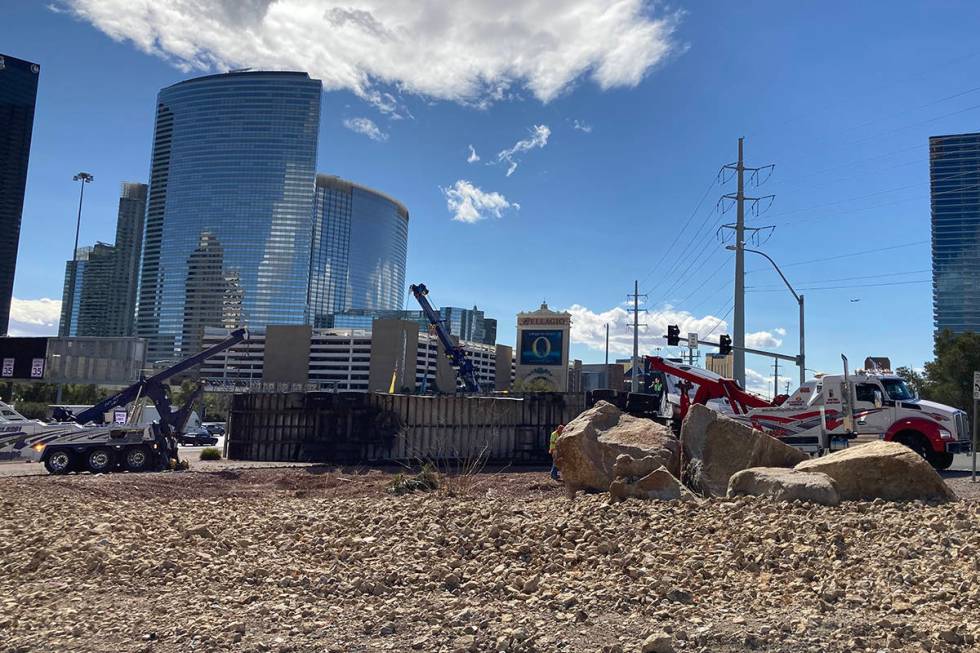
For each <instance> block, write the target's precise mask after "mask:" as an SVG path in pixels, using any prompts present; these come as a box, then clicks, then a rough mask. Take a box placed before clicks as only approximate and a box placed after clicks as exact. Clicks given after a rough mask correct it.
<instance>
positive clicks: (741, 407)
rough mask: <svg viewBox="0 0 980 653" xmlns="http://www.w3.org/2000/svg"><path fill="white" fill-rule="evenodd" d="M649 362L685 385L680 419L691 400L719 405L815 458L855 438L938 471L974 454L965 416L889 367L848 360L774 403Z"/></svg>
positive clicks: (684, 368)
mask: <svg viewBox="0 0 980 653" xmlns="http://www.w3.org/2000/svg"><path fill="white" fill-rule="evenodd" d="M842 358H843V357H842ZM646 361H647V365H648V366H649V368H650V369H652V370H658V371H660V372H662V373H663V374H665V375H669V376H671V377H674V378H675V379H679V380H680V382H679V383H675V385H678V386H681V392H680V401H679V405H678V406H677V411H676V412H677V413H679V414H678V415H676V416H677V417H679V418H680V419H683V417H684V415H685V414H686V413H687V409H688V407H689V406H690V404H691V403H700V404H709V402H711V403H718V400H722V401H723V402H724V403H725V404H726V405H727V407H728V408H730V409H731V410H730V412H731V417H733V418H735V419H738V420H742V421H746V422H749V423H751V424H752V426H754V427H755V428H757V429H759V430H761V431H765V432H766V433H769V434H770V435H772V436H773V437H777V438H779V439H780V440H782V441H783V442H785V443H787V444H790V445H792V446H794V447H797V448H799V449H802V450H803V451H806V452H807V453H810V454H815V455H820V454H822V453H825V452H828V451H832V450H836V449H838V448H843V447H846V446H847V445H848V443H849V442H850V441H851V440H855V439H857V440H871V439H881V440H887V441H894V442H900V443H902V444H904V445H906V446H908V447H909V448H911V449H913V450H914V451H916V452H917V453H919V454H920V455H922V456H923V457H924V458H925V459H926V460H928V461H929V462H930V463H931V464H932V465H933V466H934V467H935V468H937V469H946V468H948V467H949V466H950V465H951V464H952V463H953V455H954V454H957V453H967V452H969V451H970V429H969V423H968V421H967V416H966V413H964V412H963V411H962V410H957V409H956V408H953V407H951V406H946V405H943V404H939V403H936V402H933V401H926V400H924V399H919V398H918V397H916V396H915V393H913V392H912V391H911V390H910V389H909V387H908V385H907V384H906V383H905V381H904V380H903V379H902V378H901V377H899V376H897V375H896V374H893V373H891V371H889V370H887V369H885V370H881V369H876V370H874V371H865V370H858V371H856V372H855V373H853V374H851V373H848V371H847V359H846V358H844V374H836V375H822V376H819V377H817V378H814V379H811V380H810V381H807V382H806V383H804V384H803V385H802V386H800V387H799V388H798V389H797V390H796V392H794V393H793V394H791V395H789V397H786V396H779V397H776V399H775V400H774V401H771V402H770V401H766V400H765V399H763V398H761V397H759V396H758V395H755V394H752V393H750V392H747V391H746V390H743V389H742V388H741V387H739V385H738V384H737V383H736V382H735V381H734V380H732V379H726V378H724V377H720V376H718V375H717V374H714V373H712V372H709V371H707V370H702V369H700V368H696V367H692V366H688V365H678V364H677V363H672V362H670V361H666V360H664V359H663V358H659V357H653V356H651V357H647V359H646ZM685 385H687V386H689V389H687V390H685V389H684V388H683V386H685ZM691 390H693V391H694V397H693V399H692V398H691V397H690V396H689V392H690V391H691ZM725 412H729V411H727V410H726V411H725Z"/></svg>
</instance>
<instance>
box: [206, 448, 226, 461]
mask: <svg viewBox="0 0 980 653" xmlns="http://www.w3.org/2000/svg"><path fill="white" fill-rule="evenodd" d="M201 460H221V449H218V448H216V447H204V448H203V449H201Z"/></svg>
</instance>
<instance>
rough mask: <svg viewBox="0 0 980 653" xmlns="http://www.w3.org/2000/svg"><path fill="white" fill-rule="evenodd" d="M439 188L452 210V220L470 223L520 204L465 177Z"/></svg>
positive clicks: (496, 215) (515, 207)
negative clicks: (474, 183)
mask: <svg viewBox="0 0 980 653" xmlns="http://www.w3.org/2000/svg"><path fill="white" fill-rule="evenodd" d="M440 190H442V192H443V194H444V195H445V196H446V206H447V207H449V210H450V211H451V212H452V214H453V220H456V221H458V222H467V223H471V224H472V223H474V222H479V221H480V220H486V219H487V218H489V217H491V216H493V217H495V218H499V217H501V216H502V215H503V212H504V211H506V210H508V209H515V210H518V209H520V208H521V205H520V204H518V203H517V202H509V201H507V198H506V197H504V196H503V195H501V194H500V193H495V192H490V193H487V192H484V191H483V190H482V189H480V188H478V187H477V186H474V185H473V184H472V183H470V182H468V181H466V180H465V179H460V180H458V181H457V182H456V183H455V184H453V185H452V186H450V187H449V188H441V189H440Z"/></svg>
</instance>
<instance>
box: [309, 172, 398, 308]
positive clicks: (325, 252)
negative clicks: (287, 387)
mask: <svg viewBox="0 0 980 653" xmlns="http://www.w3.org/2000/svg"><path fill="white" fill-rule="evenodd" d="M407 252H408V210H407V209H406V208H405V207H404V206H403V205H402V204H401V203H400V202H398V201H396V200H394V199H392V198H390V197H388V196H387V195H384V194H383V193H379V192H378V191H375V190H371V189H370V188H366V187H364V186H361V185H359V184H355V183H352V182H349V181H346V180H344V179H340V178H339V177H334V176H330V175H317V178H316V206H315V218H314V226H313V248H312V256H311V260H310V306H311V309H312V313H313V325H314V326H317V327H325V326H328V325H330V324H331V315H333V314H337V313H344V312H345V311H350V310H352V309H353V310H368V311H397V310H401V309H402V308H403V306H404V301H405V259H406V256H407Z"/></svg>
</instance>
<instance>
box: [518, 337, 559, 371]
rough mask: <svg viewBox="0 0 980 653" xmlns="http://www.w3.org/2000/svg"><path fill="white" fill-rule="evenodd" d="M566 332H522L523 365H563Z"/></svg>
mask: <svg viewBox="0 0 980 653" xmlns="http://www.w3.org/2000/svg"><path fill="white" fill-rule="evenodd" d="M563 340H564V332H563V331H562V330H561V329H555V330H552V329H548V330H542V329H524V330H523V331H521V365H561V364H562V351H563V344H564V342H563Z"/></svg>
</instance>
